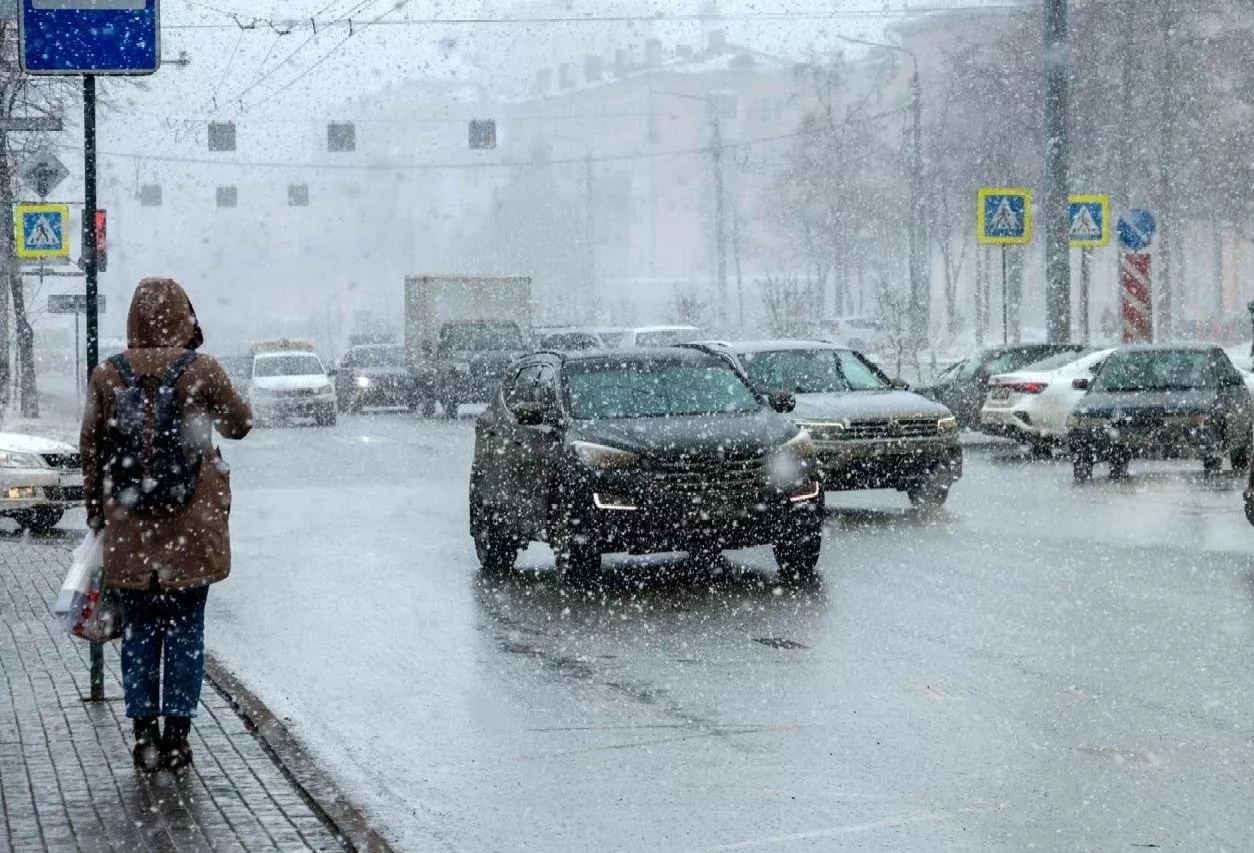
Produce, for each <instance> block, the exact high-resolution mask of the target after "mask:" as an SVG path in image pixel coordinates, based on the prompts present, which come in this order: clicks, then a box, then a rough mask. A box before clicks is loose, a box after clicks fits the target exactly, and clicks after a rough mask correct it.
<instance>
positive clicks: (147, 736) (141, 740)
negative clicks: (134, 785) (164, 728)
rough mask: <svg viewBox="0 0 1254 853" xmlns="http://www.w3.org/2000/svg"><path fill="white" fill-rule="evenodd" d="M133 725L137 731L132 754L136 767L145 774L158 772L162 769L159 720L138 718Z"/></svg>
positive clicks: (133, 721)
mask: <svg viewBox="0 0 1254 853" xmlns="http://www.w3.org/2000/svg"><path fill="white" fill-rule="evenodd" d="M131 724H132V726H133V727H134V731H135V750H134V752H132V753H131V757H132V758H134V759H135V766H136V767H138V768H139V769H140V770H143V771H144V772H145V773H152V772H153V771H155V770H158V769H159V768H160V767H161V744H160V741H161V729H160V728H158V726H157V718H156V717H136V718H135V719H134V720H132V723H131Z"/></svg>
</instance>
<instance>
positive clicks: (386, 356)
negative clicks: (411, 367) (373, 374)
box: [353, 347, 405, 367]
mask: <svg viewBox="0 0 1254 853" xmlns="http://www.w3.org/2000/svg"><path fill="white" fill-rule="evenodd" d="M353 364H354V365H355V366H357V367H404V366H405V350H404V349H403V348H402V347H362V348H361V349H358V350H353Z"/></svg>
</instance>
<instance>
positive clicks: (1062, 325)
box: [1042, 0, 1071, 343]
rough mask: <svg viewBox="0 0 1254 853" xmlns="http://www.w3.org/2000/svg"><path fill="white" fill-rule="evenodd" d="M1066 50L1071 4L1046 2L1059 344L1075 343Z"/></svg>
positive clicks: (1050, 261)
mask: <svg viewBox="0 0 1254 853" xmlns="http://www.w3.org/2000/svg"><path fill="white" fill-rule="evenodd" d="M1067 51H1068V46H1067V0H1045V196H1044V199H1043V202H1042V215H1043V216H1044V217H1045V327H1046V334H1047V336H1048V338H1049V340H1050V341H1052V342H1058V343H1066V342H1067V341H1069V340H1070V339H1071V258H1070V247H1069V245H1068V242H1069V233H1068V232H1069V230H1070V229H1069V227H1068V225H1069V223H1068V222H1067V210H1068V208H1067V66H1068V64H1069V62H1068V56H1067Z"/></svg>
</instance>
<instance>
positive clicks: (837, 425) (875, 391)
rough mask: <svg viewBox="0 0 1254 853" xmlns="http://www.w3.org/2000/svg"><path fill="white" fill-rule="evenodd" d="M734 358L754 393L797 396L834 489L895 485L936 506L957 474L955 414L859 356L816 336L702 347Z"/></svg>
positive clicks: (799, 413)
mask: <svg viewBox="0 0 1254 853" xmlns="http://www.w3.org/2000/svg"><path fill="white" fill-rule="evenodd" d="M701 346H702V347H703V348H705V349H708V350H710V351H712V352H722V353H724V354H726V355H728V356H730V357H732V358H734V359H735V360H736V362H737V363H738V364H739V365H740V367H741V369H742V370H743V371H744V373H745V375H746V376H747V377H748V379H749V383H750V385H752V386H753V388H754V390H755V391H757V392H758V393H759V394H761V395H763V396H766V397H770V396H771V395H773V394H778V393H783V392H787V393H789V394H792V395H795V397H796V401H797V405H796V408H795V409H794V410H793V412H792V417H793V420H795V421H796V422H797V424H798V425H799V426H801V427H803V428H804V429H806V430H808V431H809V433H810V436H811V438H812V439H813V440H814V446H815V450H816V451H817V453H818V459H819V464H820V473H821V476H822V479H823V483H824V486H825V487H826V488H827V489H828V490H831V491H852V490H857V489H897V490H898V491H902V492H905V493H906V494H907V495H909V497H910V502H911V503H913V504H914V505H915V506H917V507H920V508H924V509H928V508H935V507H939V506H940V505H941V504H943V503H944V502H945V500H946V499H947V498H948V497H949V488H950V486H952V485H953V484H954V483H955V482H957V480H958V479H959V478H960V477H961V476H962V446H961V445H960V444H959V442H958V424H957V421H956V420H955V419H954V416H953V413H952V412H951V411H949V409H947V408H946V407H945V406H943V405H941V404H940V403H937V402H935V401H934V400H929V399H927V398H926V397H922V396H920V395H918V394H914V393H912V392H910V391H909V390H908V389H907V387H906V385H905V383H901V382H894V381H892V380H891V379H889V378H888V376H886V375H885V374H884V373H883V371H881V370H880V369H879V368H878V367H876V366H875V365H874V364H872V363H871V362H870V361H869V360H867V359H866V358H865V357H864V356H863V355H862V354H860V353H858V352H856V351H855V350H852V349H849V348H848V347H842V346H839V345H836V344H829V343H820V342H816V341H740V342H729V343H725V342H719V343H717V344H703V345H701Z"/></svg>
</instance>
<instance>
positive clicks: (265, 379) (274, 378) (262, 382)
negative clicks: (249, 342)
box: [248, 340, 338, 426]
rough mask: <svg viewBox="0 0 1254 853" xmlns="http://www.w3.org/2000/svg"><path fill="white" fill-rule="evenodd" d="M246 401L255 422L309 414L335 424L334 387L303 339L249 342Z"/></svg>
mask: <svg viewBox="0 0 1254 853" xmlns="http://www.w3.org/2000/svg"><path fill="white" fill-rule="evenodd" d="M248 402H249V403H250V404H251V405H252V408H253V416H254V417H255V418H256V421H257V423H260V424H269V423H274V422H278V421H289V420H292V419H294V418H312V419H313V421H314V423H316V424H317V425H318V426H335V420H336V412H337V411H338V407H337V405H336V401H335V387H334V385H332V383H331V380H330V378H329V377H328V376H327V371H326V368H325V367H324V366H323V364H322V359H320V358H318V354H317V353H315V352H314V348H313V345H312V344H310V343H308V342H306V341H290V340H280V341H266V342H261V343H258V344H254V345H253V365H252V373H251V375H250V376H249V379H248Z"/></svg>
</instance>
